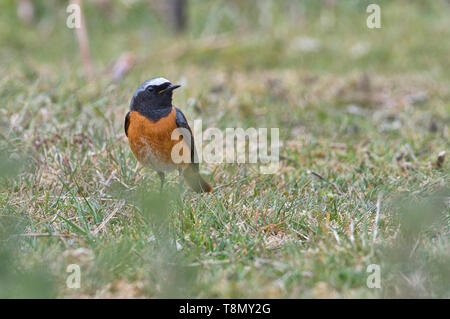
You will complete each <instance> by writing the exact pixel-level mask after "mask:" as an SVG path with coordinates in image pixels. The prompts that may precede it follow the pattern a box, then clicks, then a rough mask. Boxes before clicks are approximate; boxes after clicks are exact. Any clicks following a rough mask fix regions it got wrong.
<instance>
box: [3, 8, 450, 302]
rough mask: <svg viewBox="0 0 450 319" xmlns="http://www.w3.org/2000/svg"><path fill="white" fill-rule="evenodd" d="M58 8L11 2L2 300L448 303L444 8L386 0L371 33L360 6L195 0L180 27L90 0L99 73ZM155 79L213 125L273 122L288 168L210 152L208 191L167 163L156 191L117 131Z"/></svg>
mask: <svg viewBox="0 0 450 319" xmlns="http://www.w3.org/2000/svg"><path fill="white" fill-rule="evenodd" d="M45 3H46V5H44V4H42V3H40V4H39V5H38V17H39V19H40V20H39V22H37V23H36V24H34V25H33V26H24V25H23V24H21V23H20V22H19V21H18V20H17V17H16V16H15V8H14V6H13V2H11V3H8V2H7V3H5V4H3V5H2V6H3V7H1V10H0V12H1V13H0V17H1V18H0V30H1V31H0V44H1V45H0V48H1V49H0V61H1V63H0V100H1V109H0V111H1V117H0V134H1V135H0V149H1V155H0V163H1V166H0V168H1V177H0V178H1V185H0V240H1V241H0V243H1V244H0V283H1V284H0V296H1V297H58V298H61V297H205V298H209V297H268V298H283V297H289V298H295V297H357V298H363V297H375V298H377V297H447V298H449V297H450V291H449V288H448V287H450V271H449V269H450V267H449V264H450V249H449V230H450V211H449V205H448V199H449V195H450V190H449V186H448V182H449V176H448V171H449V167H450V164H449V160H448V158H447V160H444V162H443V164H442V165H440V167H439V166H438V165H437V164H436V162H437V158H438V154H439V153H440V152H442V151H449V135H450V133H449V120H450V116H449V114H450V90H449V88H450V77H449V73H448V70H449V68H450V60H449V59H448V52H450V40H449V39H450V31H449V30H450V20H449V19H448V17H449V15H450V7H449V4H448V2H445V1H433V2H431V1H428V2H422V1H395V2H394V1H380V2H379V3H380V5H381V8H382V28H381V29H379V30H370V29H368V28H367V27H366V25H365V20H366V18H367V13H366V12H365V8H366V6H367V4H368V3H369V2H366V1H342V2H339V4H338V5H337V6H336V7H334V6H330V5H328V6H327V5H325V4H321V3H322V2H318V1H304V2H300V3H295V2H293V4H292V2H288V1H286V2H275V1H267V2H261V1H258V2H256V1H248V2H245V3H244V4H242V3H241V4H240V3H239V2H237V1H236V2H233V1H231V2H224V1H211V2H208V4H205V2H203V1H192V6H191V9H190V14H191V16H192V19H191V21H192V24H191V27H190V29H189V30H188V32H187V34H186V35H184V36H178V37H175V36H172V35H171V34H170V31H169V30H168V28H167V26H166V25H165V24H164V23H163V22H162V21H161V19H160V18H158V17H157V16H156V15H155V16H153V15H152V16H150V17H148V12H149V11H148V10H147V7H146V6H144V5H141V4H135V5H131V6H129V7H127V6H126V5H123V4H117V7H116V9H115V11H114V12H112V13H110V15H106V14H103V13H100V12H99V11H98V9H96V8H95V7H93V6H92V5H90V6H88V7H87V8H86V10H87V17H88V18H87V21H88V27H89V30H90V36H91V39H90V40H91V48H92V51H93V57H94V60H95V63H96V74H97V75H96V77H95V78H94V79H92V80H90V81H86V80H85V79H83V77H82V69H81V66H80V62H79V57H78V51H77V47H76V42H75V39H74V36H73V30H70V29H67V28H66V27H65V14H66V13H65V7H64V6H62V5H61V4H60V3H59V2H57V1H53V3H52V1H48V2H45ZM117 3H119V2H117ZM52 4H53V7H51V5H52ZM49 7H51V8H52V9H50V8H49ZM122 11H123V12H122ZM124 12H126V13H127V14H124ZM124 51H132V52H133V53H134V54H135V55H136V57H137V59H138V63H137V65H136V66H135V68H134V69H133V70H132V71H131V72H130V74H129V75H128V76H127V77H125V78H124V79H123V80H122V81H121V82H118V83H115V82H112V81H111V77H110V75H109V74H108V71H107V70H108V69H109V66H110V64H111V63H112V61H114V59H116V58H117V57H118V56H119V55H120V54H121V53H123V52H124ZM156 75H162V76H164V77H166V78H168V79H171V80H172V81H173V82H176V83H182V84H183V88H181V89H179V90H177V92H176V94H175V101H174V102H175V104H176V105H177V106H179V107H180V108H181V109H182V110H183V111H184V113H185V114H186V116H187V117H188V119H189V120H190V121H192V120H194V119H202V120H203V126H204V128H206V127H218V128H220V129H225V128H226V127H269V128H270V127H279V128H280V139H281V140H282V143H283V146H282V151H281V154H282V162H281V169H280V171H279V172H278V173H277V174H274V175H261V174H259V173H258V170H257V168H256V167H254V166H251V165H234V164H233V165H231V164H219V165H207V164H203V165H201V169H202V172H203V173H204V174H205V176H206V177H207V178H208V179H209V180H211V181H213V184H214V185H215V186H218V187H217V190H216V191H215V192H214V193H212V194H211V195H197V194H194V193H192V192H190V191H186V192H185V193H184V194H183V195H182V196H181V198H180V197H179V196H178V195H177V194H176V192H175V190H176V181H177V178H176V174H173V175H171V176H169V184H168V186H167V188H166V192H165V193H164V194H163V195H159V192H158V187H159V180H158V178H157V176H156V174H155V173H154V172H153V171H150V170H148V169H145V168H141V167H140V166H139V165H138V164H137V162H136V160H135V158H134V156H133V155H132V153H131V151H130V150H129V147H128V142H127V139H126V137H125V135H124V133H123V119H124V115H125V114H126V112H127V109H128V104H129V101H130V99H131V97H132V94H133V92H134V90H135V89H136V87H137V86H138V84H139V83H140V82H142V81H143V80H145V79H147V78H150V77H152V76H156ZM447 156H448V154H447ZM39 234H51V235H52V236H42V235H41V236H39ZM69 264H78V265H79V266H80V267H81V288H80V289H69V288H67V286H66V279H67V276H68V275H69V273H67V272H66V267H67V266H68V265H69ZM370 264H378V265H380V267H381V268H380V269H381V287H382V288H381V289H369V288H368V287H367V285H366V280H367V277H368V275H370V273H367V272H366V269H367V267H368V265H370Z"/></svg>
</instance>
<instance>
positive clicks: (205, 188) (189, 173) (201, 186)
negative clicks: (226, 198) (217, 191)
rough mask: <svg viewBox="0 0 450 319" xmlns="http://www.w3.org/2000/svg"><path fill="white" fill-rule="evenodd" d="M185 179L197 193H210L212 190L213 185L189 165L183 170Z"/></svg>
mask: <svg viewBox="0 0 450 319" xmlns="http://www.w3.org/2000/svg"><path fill="white" fill-rule="evenodd" d="M183 175H184V179H185V180H186V182H187V184H188V185H189V186H190V187H191V188H192V189H193V190H194V191H195V192H197V193H209V192H211V191H212V186H211V184H209V183H208V182H207V181H206V180H205V179H204V178H203V177H202V176H201V175H200V173H199V172H198V171H197V170H196V169H195V168H194V166H192V165H189V166H188V167H187V168H186V169H185V170H184V172H183Z"/></svg>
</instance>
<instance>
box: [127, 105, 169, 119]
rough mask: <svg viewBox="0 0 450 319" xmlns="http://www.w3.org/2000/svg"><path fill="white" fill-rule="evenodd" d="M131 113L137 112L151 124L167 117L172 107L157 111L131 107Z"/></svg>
mask: <svg viewBox="0 0 450 319" xmlns="http://www.w3.org/2000/svg"><path fill="white" fill-rule="evenodd" d="M131 111H137V112H139V114H141V115H143V116H145V117H146V118H148V119H149V120H151V121H153V122H157V121H159V120H160V119H162V118H163V117H166V116H167V115H169V114H170V112H172V106H167V107H163V108H158V109H152V108H145V107H144V108H140V107H133V106H132V107H131Z"/></svg>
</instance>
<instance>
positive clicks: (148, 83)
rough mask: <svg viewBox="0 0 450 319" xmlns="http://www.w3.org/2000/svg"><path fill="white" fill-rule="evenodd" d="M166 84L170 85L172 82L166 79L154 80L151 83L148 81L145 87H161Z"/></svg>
mask: <svg viewBox="0 0 450 319" xmlns="http://www.w3.org/2000/svg"><path fill="white" fill-rule="evenodd" d="M164 83H170V81H169V80H167V79H165V78H154V79H151V80H150V81H148V82H147V84H146V85H145V87H148V86H150V85H156V86H158V85H161V84H164Z"/></svg>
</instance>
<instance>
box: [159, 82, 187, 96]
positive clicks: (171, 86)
mask: <svg viewBox="0 0 450 319" xmlns="http://www.w3.org/2000/svg"><path fill="white" fill-rule="evenodd" d="M180 86H181V85H179V84H171V85H169V86H168V87H166V88H165V89H164V90H161V91H159V92H158V93H159V94H161V93H164V92H171V91H173V90H175V89H177V88H179V87H180Z"/></svg>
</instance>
